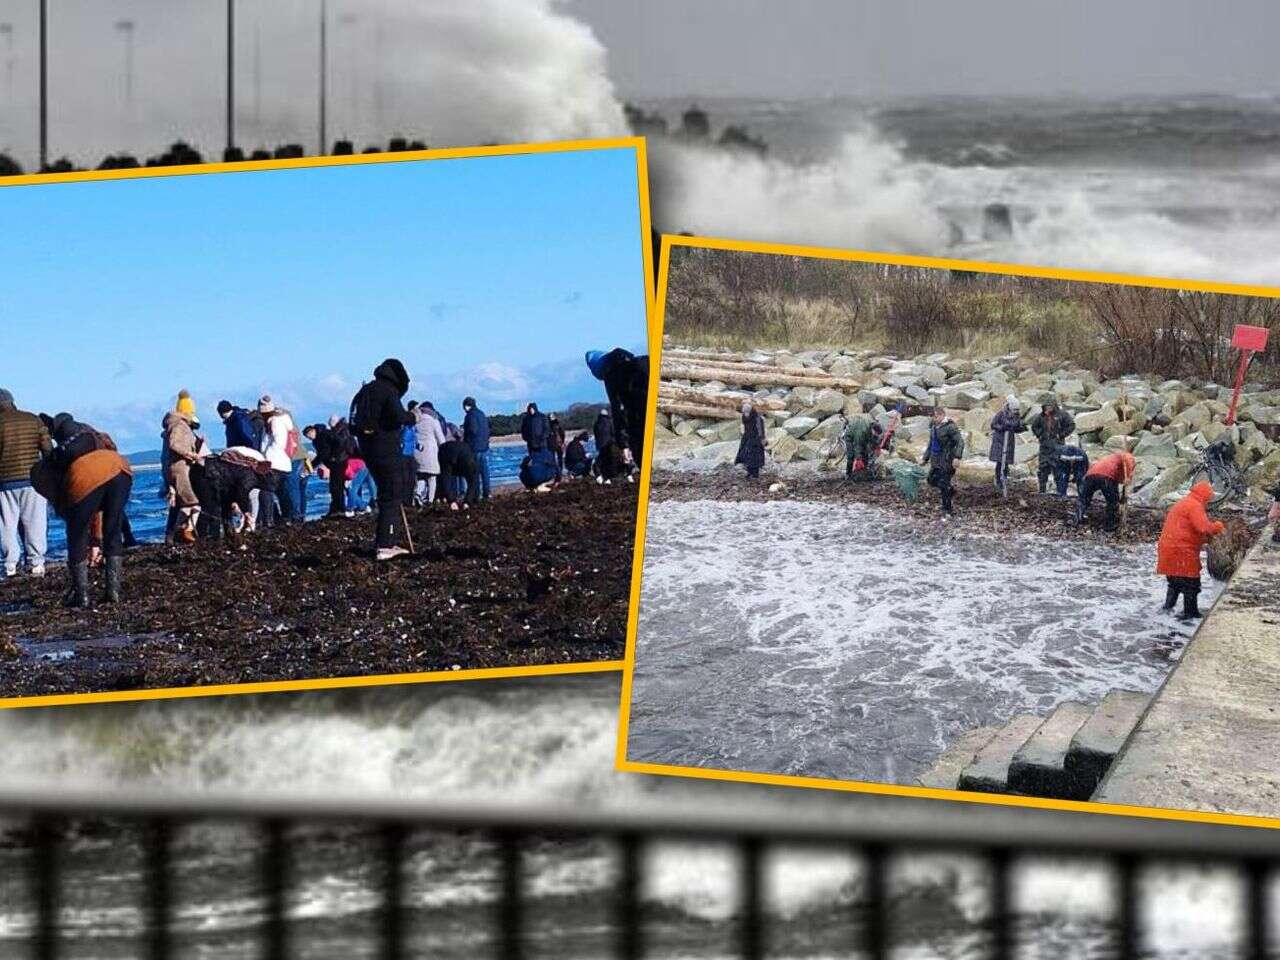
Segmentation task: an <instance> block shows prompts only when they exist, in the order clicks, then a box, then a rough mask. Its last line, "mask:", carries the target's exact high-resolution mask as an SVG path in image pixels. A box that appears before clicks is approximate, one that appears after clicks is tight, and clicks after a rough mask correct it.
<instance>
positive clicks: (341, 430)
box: [302, 416, 359, 517]
mask: <svg viewBox="0 0 1280 960" xmlns="http://www.w3.org/2000/svg"><path fill="white" fill-rule="evenodd" d="M302 434H303V436H305V437H306V438H307V439H308V440H310V441H311V445H312V446H314V447H315V449H316V463H318V464H319V465H320V466H322V467H324V468H325V470H327V471H328V473H329V516H331V517H341V516H345V515H346V501H347V461H348V460H350V459H351V458H352V457H353V456H356V455H357V454H358V453H359V451H358V450H356V443H355V440H354V438H353V437H352V436H351V431H350V430H349V429H347V421H345V420H343V419H342V418H341V417H337V416H334V417H330V418H329V424H328V426H326V425H325V424H323V423H313V424H312V425H311V426H309V427H307V428H306V429H305V430H303V431H302Z"/></svg>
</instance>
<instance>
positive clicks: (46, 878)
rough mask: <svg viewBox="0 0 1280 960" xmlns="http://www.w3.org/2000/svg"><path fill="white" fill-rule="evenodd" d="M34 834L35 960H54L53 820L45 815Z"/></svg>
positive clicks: (55, 877) (55, 855) (55, 848)
mask: <svg viewBox="0 0 1280 960" xmlns="http://www.w3.org/2000/svg"><path fill="white" fill-rule="evenodd" d="M32 835H33V836H32V840H33V843H32V845H31V856H32V865H31V866H32V870H31V878H32V881H33V883H34V888H35V889H34V890H33V891H32V894H33V899H34V900H35V907H36V928H35V944H34V956H35V958H36V960H54V958H56V957H57V955H58V899H59V898H58V838H57V835H56V834H55V832H54V828H53V824H52V823H50V821H49V820H48V819H47V818H44V817H41V818H39V819H37V820H35V821H34V822H33V823H32Z"/></svg>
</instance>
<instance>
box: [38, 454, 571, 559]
mask: <svg viewBox="0 0 1280 960" xmlns="http://www.w3.org/2000/svg"><path fill="white" fill-rule="evenodd" d="M587 446H588V450H590V449H592V448H593V447H594V444H590V443H589V444H588V445H587ZM524 454H525V448H524V445H523V444H512V445H509V446H507V445H504V446H495V447H493V448H492V449H491V450H490V452H489V470H490V478H491V480H492V482H493V485H494V486H506V485H511V484H516V483H519V482H520V481H519V479H518V474H519V470H520V461H521V460H523V459H524ZM134 471H135V472H134V476H133V495H132V496H131V497H130V498H129V507H128V511H127V512H128V515H129V522H130V523H131V524H133V533H134V536H136V537H137V538H138V539H139V540H141V541H142V542H144V543H147V542H156V543H158V542H160V541H161V540H163V539H164V524H165V519H166V517H167V516H168V513H169V507H168V505H167V504H166V503H165V501H164V499H163V497H162V496H161V493H162V489H161V483H160V470H159V469H158V468H151V467H135V468H134ZM307 495H308V500H307V519H308V520H314V519H315V518H317V517H321V516H323V515H324V514H325V512H326V511H328V509H329V484H328V483H327V482H326V481H324V480H321V479H319V478H318V477H314V476H313V477H311V479H310V480H309V482H308V483H307ZM66 532H67V531H66V525H65V524H64V523H63V522H62V521H61V520H59V519H58V518H57V517H56V516H54V515H53V514H52V512H50V516H49V558H50V559H51V560H60V559H63V558H65V557H66V555H67V536H66Z"/></svg>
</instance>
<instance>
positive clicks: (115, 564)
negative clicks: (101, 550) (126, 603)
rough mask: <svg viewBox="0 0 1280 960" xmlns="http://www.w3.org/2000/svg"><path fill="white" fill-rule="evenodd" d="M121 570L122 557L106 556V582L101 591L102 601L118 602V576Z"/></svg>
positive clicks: (122, 568)
mask: <svg viewBox="0 0 1280 960" xmlns="http://www.w3.org/2000/svg"><path fill="white" fill-rule="evenodd" d="M123 570H124V557H107V583H106V588H105V590H104V591H103V593H102V602H103V603H110V604H115V603H119V602H120V576H121V573H122V572H123Z"/></svg>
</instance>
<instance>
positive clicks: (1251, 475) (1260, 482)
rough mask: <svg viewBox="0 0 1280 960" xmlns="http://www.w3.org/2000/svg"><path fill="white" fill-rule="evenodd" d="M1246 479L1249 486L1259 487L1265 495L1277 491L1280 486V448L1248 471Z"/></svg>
mask: <svg viewBox="0 0 1280 960" xmlns="http://www.w3.org/2000/svg"><path fill="white" fill-rule="evenodd" d="M1244 478H1245V480H1247V481H1248V483H1249V486H1251V487H1259V488H1261V489H1262V490H1263V492H1265V493H1270V492H1271V491H1273V490H1275V489H1276V486H1277V485H1280V447H1276V448H1275V449H1274V450H1272V451H1271V452H1270V453H1269V454H1267V455H1266V456H1265V457H1263V458H1262V459H1261V460H1259V461H1258V462H1257V463H1255V464H1254V465H1253V466H1252V467H1250V468H1249V469H1248V470H1246V471H1245V474H1244Z"/></svg>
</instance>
